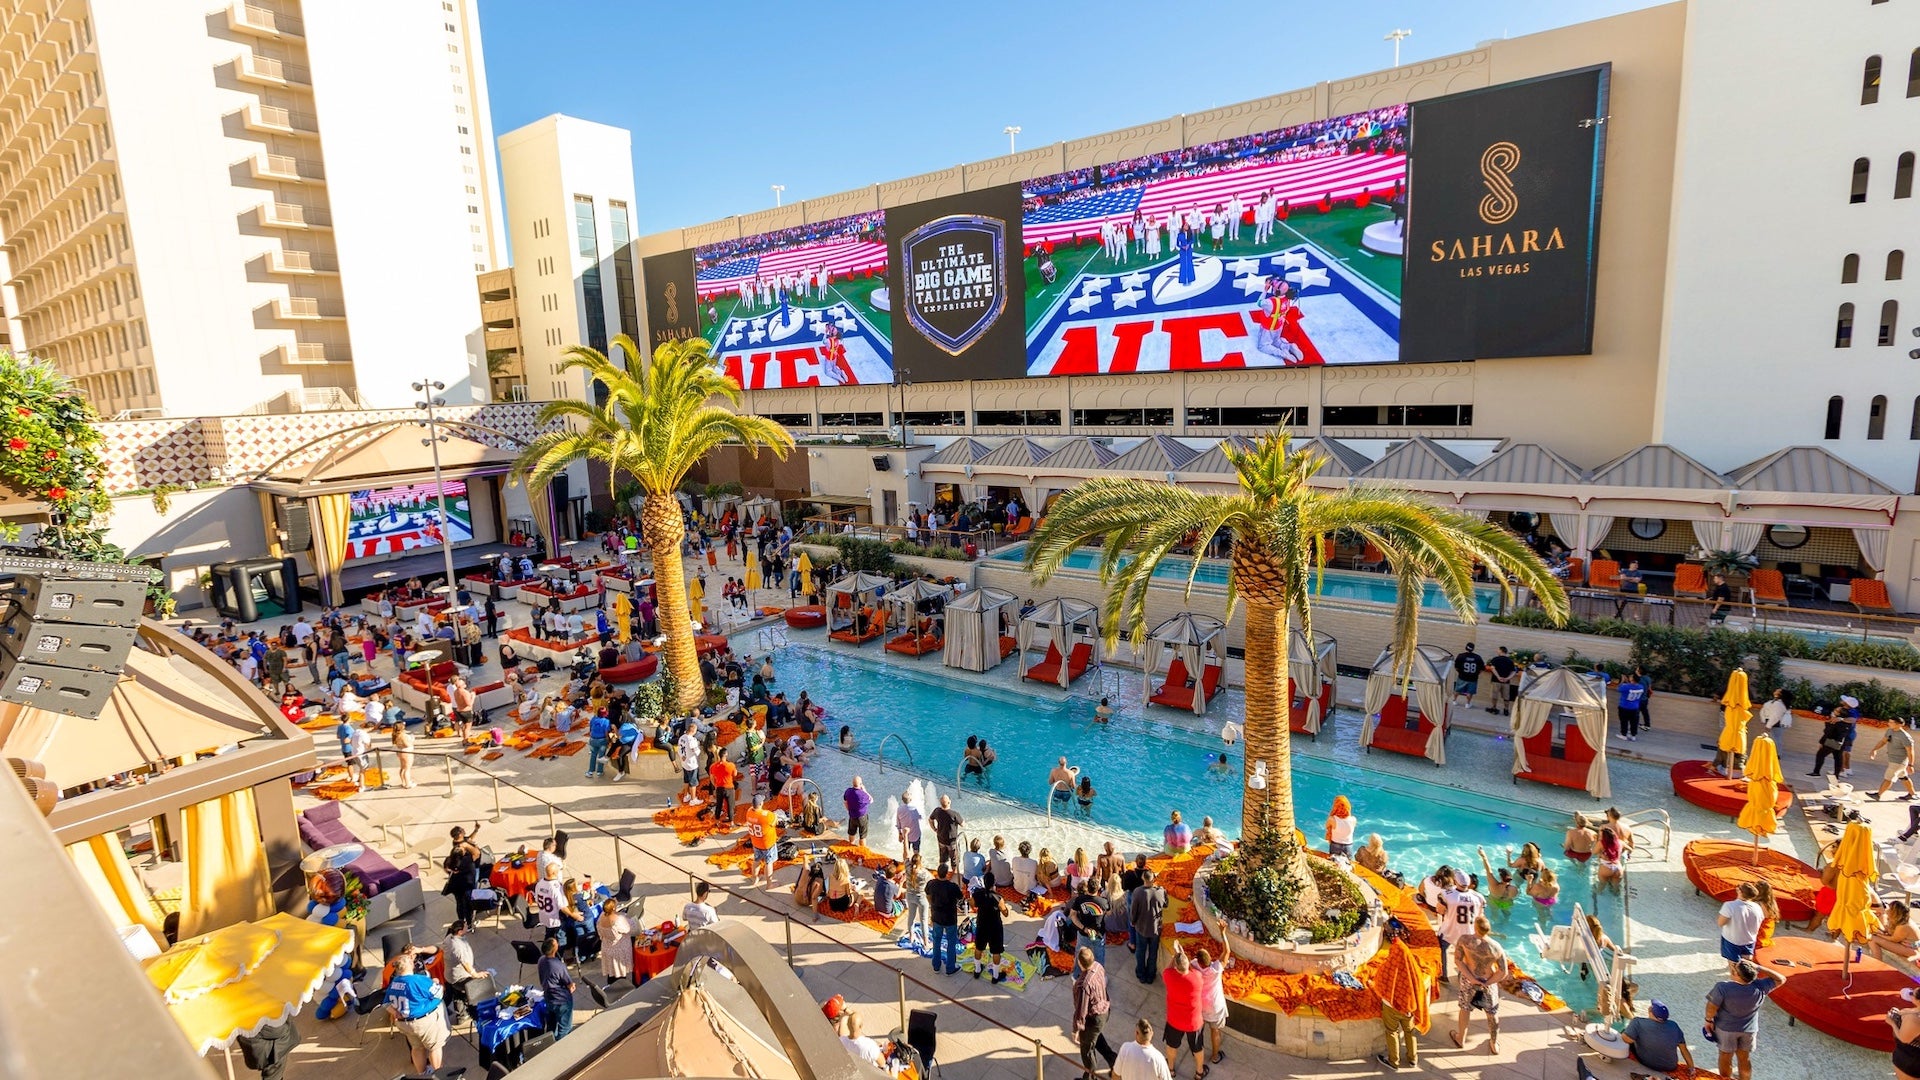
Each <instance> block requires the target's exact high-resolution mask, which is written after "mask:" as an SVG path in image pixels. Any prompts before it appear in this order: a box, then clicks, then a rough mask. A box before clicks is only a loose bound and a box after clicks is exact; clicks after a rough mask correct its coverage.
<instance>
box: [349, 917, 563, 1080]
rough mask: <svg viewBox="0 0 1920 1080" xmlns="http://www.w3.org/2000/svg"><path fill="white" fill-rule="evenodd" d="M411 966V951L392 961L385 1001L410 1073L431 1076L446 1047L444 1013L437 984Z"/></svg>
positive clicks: (438, 1067) (431, 977)
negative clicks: (402, 1043) (404, 1048)
mask: <svg viewBox="0 0 1920 1080" xmlns="http://www.w3.org/2000/svg"><path fill="white" fill-rule="evenodd" d="M549 944H552V943H551V942H549ZM414 963H415V960H414V954H413V950H411V949H408V950H407V951H405V952H403V953H401V954H400V955H399V956H397V957H395V958H394V961H393V978H392V980H391V981H389V982H388V983H387V993H386V998H385V999H384V1000H385V1004H386V1006H387V1008H388V1009H389V1010H390V1011H391V1012H392V1013H393V1020H394V1026H395V1027H398V1028H399V1029H400V1034H401V1036H402V1037H404V1038H405V1039H406V1040H407V1051H408V1054H409V1055H410V1057H411V1058H412V1061H413V1071H414V1072H416V1073H434V1072H438V1071H439V1069H440V1055H441V1052H442V1051H443V1050H445V1049H446V1045H447V1013H446V1010H445V1009H444V1008H442V1007H441V1000H440V984H439V983H437V982H435V981H434V980H433V976H431V975H428V974H425V973H424V972H423V973H420V974H415V973H414Z"/></svg>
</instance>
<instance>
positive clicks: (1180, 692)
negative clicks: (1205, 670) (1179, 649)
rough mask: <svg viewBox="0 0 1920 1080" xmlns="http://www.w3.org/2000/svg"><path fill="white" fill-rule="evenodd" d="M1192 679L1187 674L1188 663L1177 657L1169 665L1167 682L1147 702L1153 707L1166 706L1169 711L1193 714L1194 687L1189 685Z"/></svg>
mask: <svg viewBox="0 0 1920 1080" xmlns="http://www.w3.org/2000/svg"><path fill="white" fill-rule="evenodd" d="M1191 678H1192V676H1191V675H1189V674H1188V673H1187V663H1186V661H1184V660H1182V659H1180V658H1179V657H1177V656H1176V657H1174V658H1173V663H1171V664H1169V665H1167V678H1166V681H1165V682H1163V683H1161V684H1160V689H1158V690H1156V691H1154V693H1153V696H1152V697H1150V698H1148V699H1147V702H1148V703H1149V704H1153V705H1165V706H1166V707H1167V708H1169V709H1185V710H1186V711H1188V712H1192V711H1193V687H1191V686H1188V685H1187V682H1188V681H1189V680H1190V679H1191Z"/></svg>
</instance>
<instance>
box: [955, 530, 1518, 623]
mask: <svg viewBox="0 0 1920 1080" xmlns="http://www.w3.org/2000/svg"><path fill="white" fill-rule="evenodd" d="M1026 557H1027V552H1026V545H1024V544H1022V545H1019V546H1016V547H1011V548H1006V549H1004V550H1001V551H996V552H994V553H993V555H992V558H995V559H1000V560H1005V561H1009V562H1018V561H1023V560H1025V559H1026ZM1066 565H1067V567H1068V568H1070V569H1074V570H1093V569H1095V568H1097V567H1098V565H1099V553H1098V552H1096V551H1094V550H1093V549H1092V548H1081V549H1079V550H1078V551H1074V552H1072V553H1070V554H1069V555H1068V556H1067V561H1066ZM1192 567H1193V560H1191V559H1186V558H1181V557H1179V556H1169V557H1168V558H1166V559H1163V560H1161V563H1160V565H1159V566H1156V567H1154V570H1153V576H1154V577H1162V578H1172V579H1174V580H1176V581H1180V582H1184V581H1186V580H1187V573H1188V571H1189V570H1191V569H1192ZM1194 580H1195V581H1197V582H1200V583H1202V584H1205V585H1220V586H1225V585H1226V583H1227V564H1226V562H1224V561H1222V560H1218V559H1202V560H1201V561H1200V572H1199V573H1198V574H1196V575H1195V576H1194ZM1313 592H1314V594H1315V595H1316V596H1328V597H1332V598H1334V599H1337V600H1364V601H1366V602H1368V603H1372V604H1388V605H1391V604H1394V603H1397V602H1399V599H1400V586H1399V584H1398V583H1397V582H1395V581H1394V579H1393V578H1390V577H1388V576H1386V575H1385V574H1368V573H1362V572H1359V571H1354V570H1327V571H1325V573H1324V576H1323V574H1322V572H1321V571H1318V570H1316V571H1314V581H1313ZM1473 605H1474V607H1475V608H1477V609H1478V610H1479V612H1480V614H1482V615H1498V614H1499V613H1500V590H1499V589H1497V588H1494V587H1493V586H1490V585H1481V586H1476V587H1475V588H1474V601H1473ZM1420 606H1421V607H1423V608H1430V609H1433V610H1436V611H1446V610H1451V608H1452V605H1451V604H1448V603H1447V598H1446V597H1445V596H1444V595H1443V594H1442V593H1441V592H1440V586H1438V585H1436V584H1434V583H1433V582H1431V581H1429V582H1427V583H1426V584H1425V585H1424V586H1422V591H1421V595H1420Z"/></svg>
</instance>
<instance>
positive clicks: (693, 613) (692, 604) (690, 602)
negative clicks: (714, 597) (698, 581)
mask: <svg viewBox="0 0 1920 1080" xmlns="http://www.w3.org/2000/svg"><path fill="white" fill-rule="evenodd" d="M687 615H688V616H689V617H690V618H692V619H693V621H694V622H700V621H701V620H702V619H703V618H704V617H705V615H706V612H705V611H704V610H702V609H701V607H700V594H699V593H695V594H693V595H692V596H689V597H687Z"/></svg>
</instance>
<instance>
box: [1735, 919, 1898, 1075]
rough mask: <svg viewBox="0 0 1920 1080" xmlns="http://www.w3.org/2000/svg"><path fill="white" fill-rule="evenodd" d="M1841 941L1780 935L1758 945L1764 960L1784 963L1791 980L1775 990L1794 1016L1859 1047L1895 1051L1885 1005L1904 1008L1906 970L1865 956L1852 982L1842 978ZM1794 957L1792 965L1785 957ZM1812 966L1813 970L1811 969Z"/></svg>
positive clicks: (1784, 1008) (1777, 998) (1777, 1000)
mask: <svg viewBox="0 0 1920 1080" xmlns="http://www.w3.org/2000/svg"><path fill="white" fill-rule="evenodd" d="M1840 952H1841V946H1840V945H1838V944H1836V943H1834V942H1831V941H1823V940H1819V939H1816V938H1807V937H1776V938H1774V939H1773V944H1772V945H1769V946H1767V947H1766V948H1764V949H1761V950H1760V962H1761V963H1763V964H1770V965H1774V966H1777V967H1781V968H1782V969H1783V970H1785V971H1786V972H1787V973H1788V974H1787V981H1786V983H1785V984H1784V985H1782V986H1781V987H1780V988H1779V989H1777V990H1775V991H1774V992H1773V994H1772V995H1771V999H1772V1001H1773V1003H1774V1004H1775V1005H1778V1006H1780V1008H1781V1010H1782V1011H1783V1012H1785V1013H1786V1014H1787V1015H1788V1016H1791V1017H1793V1019H1794V1020H1796V1021H1798V1022H1800V1023H1803V1024H1805V1025H1807V1026H1808V1027H1810V1028H1813V1029H1814V1030H1815V1031H1823V1032H1825V1033H1827V1034H1828V1035H1831V1036H1833V1037H1834V1038H1836V1039H1845V1040H1846V1041H1848V1042H1850V1043H1852V1044H1854V1045H1855V1046H1864V1047H1866V1048H1867V1049H1869V1050H1878V1051H1880V1052H1881V1053H1883V1054H1886V1053H1891V1052H1892V1051H1893V1029H1892V1028H1890V1027H1888V1026H1887V1010H1888V1009H1893V1008H1906V1007H1907V1003H1906V1002H1904V1001H1902V1000H1900V991H1901V990H1903V989H1905V988H1907V987H1909V986H1912V985H1913V980H1912V979H1911V978H1909V977H1908V976H1907V975H1906V973H1905V972H1902V971H1900V970H1899V969H1897V968H1894V967H1892V966H1891V965H1888V964H1884V963H1882V962H1880V961H1878V960H1875V959H1874V958H1873V957H1871V956H1863V957H1861V958H1860V959H1859V960H1858V961H1856V962H1855V963H1854V964H1853V982H1852V985H1848V984H1847V983H1846V981H1845V980H1844V979H1843V978H1842V977H1841V971H1840ZM1788 960H1791V961H1793V963H1792V964H1791V965H1787V964H1784V963H1783V961H1788ZM1809 968H1811V969H1812V970H1808V969H1809Z"/></svg>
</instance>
